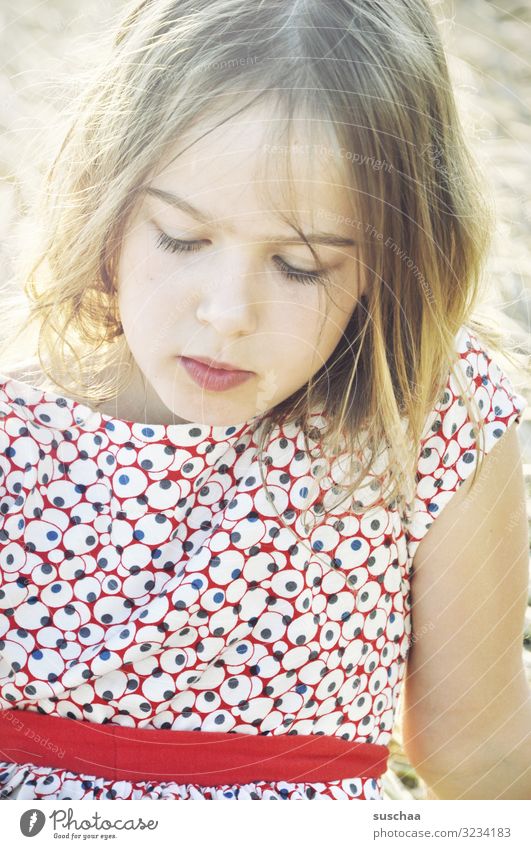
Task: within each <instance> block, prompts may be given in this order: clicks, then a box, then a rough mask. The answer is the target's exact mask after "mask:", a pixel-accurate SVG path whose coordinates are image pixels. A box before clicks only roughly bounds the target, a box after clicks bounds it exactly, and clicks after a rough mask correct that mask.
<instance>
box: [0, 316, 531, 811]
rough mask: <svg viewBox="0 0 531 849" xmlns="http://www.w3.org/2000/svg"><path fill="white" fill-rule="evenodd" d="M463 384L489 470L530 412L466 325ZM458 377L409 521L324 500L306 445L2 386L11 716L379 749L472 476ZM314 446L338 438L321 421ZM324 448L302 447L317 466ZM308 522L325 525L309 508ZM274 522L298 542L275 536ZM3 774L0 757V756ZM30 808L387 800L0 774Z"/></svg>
mask: <svg viewBox="0 0 531 849" xmlns="http://www.w3.org/2000/svg"><path fill="white" fill-rule="evenodd" d="M456 343H457V348H458V351H459V353H460V361H459V365H460V367H462V372H463V375H465V376H466V378H467V380H468V383H469V386H470V391H471V393H473V395H474V397H475V398H476V400H477V401H478V403H479V406H480V408H481V409H482V411H483V414H484V415H485V416H486V418H487V422H488V426H487V430H488V438H487V442H486V447H485V451H489V450H490V449H491V448H492V447H493V446H494V445H495V444H496V442H497V441H498V440H499V438H500V436H501V435H502V434H503V432H504V431H505V430H506V429H507V427H508V426H509V425H510V424H511V423H512V422H513V421H515V420H519V419H520V414H521V411H522V410H523V408H524V406H525V405H526V403H527V402H526V400H525V399H524V398H523V397H522V396H521V395H518V394H516V393H515V392H514V391H513V389H512V387H511V385H510V383H509V381H508V380H507V378H506V376H505V375H504V374H502V372H501V371H500V370H499V368H498V366H497V365H496V364H495V363H494V362H493V361H492V360H491V359H490V357H489V356H488V354H487V353H486V351H484V350H483V349H482V348H481V347H480V346H479V343H478V341H477V339H476V338H475V337H474V336H473V334H472V333H471V332H470V331H468V330H467V329H466V328H464V327H463V328H462V329H461V331H460V333H459V334H458V335H457V337H456ZM456 389H457V386H456V385H455V384H454V381H453V377H452V378H451V379H450V380H449V381H448V385H447V387H446V389H445V392H444V395H443V396H442V398H441V399H440V402H439V404H438V407H437V409H436V410H434V411H433V415H432V416H431V417H430V421H429V423H428V428H427V432H426V439H425V441H424V444H423V450H422V452H421V455H420V459H419V471H418V475H417V478H418V488H417V497H416V500H415V503H414V505H413V509H412V512H411V515H409V516H401V515H399V513H398V512H396V511H394V510H392V509H387V510H385V509H382V508H375V509H374V510H371V511H370V512H369V513H368V514H366V515H365V516H360V517H356V516H355V515H354V514H353V513H352V512H349V511H348V510H346V509H345V503H346V502H343V505H341V506H340V507H339V508H337V512H334V511H332V512H331V513H330V515H327V516H326V519H325V521H324V523H322V520H321V524H317V525H316V526H315V528H312V526H311V524H310V525H308V524H306V523H305V522H304V523H303V521H302V518H301V517H302V510H303V507H307V506H308V503H309V499H310V501H312V503H313V504H314V505H317V506H318V505H319V504H320V503H321V504H322V503H326V495H327V487H330V486H331V485H332V483H333V481H331V480H330V478H329V477H322V476H320V475H319V473H318V470H317V469H316V468H315V465H314V463H313V460H312V458H311V457H310V456H309V455H308V453H307V452H306V450H305V446H304V440H303V436H302V434H301V433H300V432H299V429H298V428H297V427H296V426H295V425H294V424H290V425H287V426H285V427H284V428H278V429H277V431H278V432H277V431H275V434H274V435H273V437H272V442H271V443H270V444H269V446H268V450H267V454H268V457H269V460H268V461H267V464H266V466H265V474H266V482H267V485H268V489H269V490H270V491H271V492H272V493H273V494H274V504H272V503H271V500H270V499H267V498H266V495H265V493H264V490H263V487H262V484H261V480H260V473H259V469H258V463H257V459H256V447H257V443H256V441H255V440H256V437H257V434H256V433H255V432H254V428H253V426H252V425H253V422H254V420H251V422H246V423H242V424H239V425H236V426H233V427H228V426H227V427H226V426H214V425H204V424H201V425H191V424H184V423H182V424H173V425H146V424H140V423H133V422H127V421H123V420H120V419H116V418H111V417H110V416H107V415H103V414H100V413H99V412H96V411H94V410H90V409H89V408H88V407H86V406H85V405H82V404H80V403H78V402H75V401H72V400H69V399H67V398H64V397H61V396H58V395H55V394H53V393H51V392H48V391H44V390H42V389H37V388H35V387H32V386H29V385H27V384H25V383H22V382H20V381H17V380H14V379H8V378H7V377H5V376H4V377H2V378H1V380H0V709H12V710H16V709H17V708H21V709H26V710H37V711H40V712H41V713H46V714H49V715H53V716H59V717H71V718H76V719H81V720H84V721H86V722H93V723H100V724H102V723H109V722H110V723H116V724H119V725H121V726H125V727H131V728H154V729H157V728H162V729H173V730H175V731H176V732H178V731H179V730H202V731H218V732H219V731H226V732H234V733H240V734H264V735H267V734H274V735H276V734H327V735H337V736H339V737H342V738H343V739H345V740H349V741H359V742H368V743H371V742H372V743H378V744H381V745H387V744H388V742H389V740H390V737H391V733H392V730H393V721H394V716H395V710H396V705H397V700H398V696H399V693H400V689H401V683H402V679H403V673H404V662H405V660H406V657H407V652H408V647H409V644H410V639H411V615H410V577H411V563H412V557H413V554H414V551H415V549H416V546H417V545H418V543H419V542H420V540H421V538H422V537H423V536H424V534H425V533H426V532H427V530H428V529H429V527H430V525H431V524H432V523H433V521H434V520H435V519H436V518H437V516H438V515H439V513H440V512H441V510H442V509H443V508H444V506H445V504H446V503H447V502H448V501H449V499H450V498H451V496H452V493H453V492H455V491H456V490H457V489H458V487H459V485H460V482H461V481H462V480H464V479H465V478H466V477H467V476H468V475H469V474H470V473H471V472H472V470H473V468H474V465H475V460H476V452H475V450H474V447H473V444H474V440H473V436H472V433H471V424H470V422H469V421H468V420H467V418H466V413H465V408H464V407H463V406H462V405H461V404H460V403H459V402H458V400H457V398H456ZM313 424H314V425H315V427H314V436H315V428H317V431H318V429H319V426H322V425H323V424H324V421H323V419H322V417H321V416H320V415H318V414H316V415H315V416H314V421H313ZM311 446H312V440H310V447H311ZM317 506H316V510H317ZM276 510H278V512H279V513H281V515H282V517H283V520H284V522H285V523H286V525H288V527H289V530H288V529H286V528H284V527H283V526H282V523H281V522H280V521H279V519H278V517H277V514H276ZM0 758H1V753H0ZM0 796H1V797H3V798H15V797H17V798H21V799H234V800H238V799H357V800H378V799H382V797H383V791H382V782H381V779H378V780H375V779H371V778H367V777H364V776H359V775H358V776H356V775H353V776H352V777H351V778H349V779H345V780H336V781H330V782H322V783H296V784H295V783H289V782H285V781H276V782H272V781H261V780H260V776H259V775H257V776H256V781H255V782H254V783H248V784H242V785H226V784H224V785H219V786H208V787H207V786H200V785H198V784H177V783H172V782H165V783H160V782H156V781H150V776H149V763H146V776H145V781H136V782H128V781H113V780H107V779H104V778H102V777H100V776H98V775H90V774H76V773H73V772H69V771H67V770H61V769H56V768H52V767H44V766H36V765H33V764H31V763H20V764H14V763H9V762H6V761H2V760H0Z"/></svg>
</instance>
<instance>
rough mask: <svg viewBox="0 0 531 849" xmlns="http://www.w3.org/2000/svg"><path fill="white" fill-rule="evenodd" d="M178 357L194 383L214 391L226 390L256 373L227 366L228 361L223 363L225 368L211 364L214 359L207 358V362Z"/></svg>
mask: <svg viewBox="0 0 531 849" xmlns="http://www.w3.org/2000/svg"><path fill="white" fill-rule="evenodd" d="M178 359H179V362H180V363H181V365H182V366H183V367H184V369H185V370H186V372H187V373H188V375H189V376H190V377H191V378H192V380H193V381H194V383H197V385H198V386H200V387H201V389H207V390H211V391H213V392H224V391H226V390H228V389H232V388H234V387H235V386H238V385H239V384H240V383H244V381H246V380H249V378H251V377H253V375H254V372H252V371H244V370H243V369H234V368H230V369H229V368H226V366H227V365H228V364H227V363H223V364H222V365H223V366H224V367H223V368H215V367H213V366H211V365H210V363H212V362H214V361H213V360H207V362H206V363H205V362H202V360H199V359H196V358H195V357H193V358H192V357H179V358H178ZM218 365H219V363H218Z"/></svg>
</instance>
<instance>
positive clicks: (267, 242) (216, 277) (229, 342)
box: [117, 107, 362, 425]
mask: <svg viewBox="0 0 531 849" xmlns="http://www.w3.org/2000/svg"><path fill="white" fill-rule="evenodd" d="M272 120H274V113H271V112H270V111H268V110H266V109H265V108H264V107H261V108H257V107H253V108H252V110H248V111H247V112H245V113H244V114H243V115H242V116H240V117H238V118H232V119H231V120H230V121H228V122H226V123H224V124H222V125H221V126H220V127H218V128H217V129H215V130H213V131H212V132H209V133H208V134H207V135H206V136H205V137H204V138H199V137H200V136H201V135H202V130H203V129H206V126H207V125H205V127H204V128H203V126H202V125H196V127H195V128H194V133H193V134H192V133H189V134H187V135H186V137H185V138H183V137H181V138H180V140H179V144H178V146H176V147H175V148H174V150H173V151H172V155H170V156H168V159H167V160H166V161H167V162H170V164H169V165H168V166H167V167H164V168H163V170H160V171H159V172H158V173H157V174H156V176H155V177H151V178H150V179H149V180H148V181H147V184H146V185H147V187H148V188H147V190H146V191H144V192H143V193H142V194H141V196H140V200H139V203H138V204H137V206H136V207H135V210H134V212H133V215H132V217H131V219H130V221H129V223H128V226H127V228H126V232H125V234H124V241H123V246H122V252H121V256H120V262H119V267H118V276H117V290H118V301H119V311H120V319H121V322H122V326H123V328H124V333H125V337H126V341H127V344H128V346H129V348H130V350H131V353H132V355H133V358H134V361H135V363H134V364H135V369H136V370H137V375H139V374H140V373H142V375H143V377H144V378H145V380H146V381H147V386H148V391H149V393H150V398H151V409H152V414H153V415H154V416H156V418H157V419H158V420H159V421H160V422H161V423H171V422H175V421H177V420H178V419H180V420H181V421H185V422H188V421H191V422H204V423H209V424H214V425H216V424H219V425H224V424H235V423H239V422H243V421H247V420H248V419H250V418H251V417H253V416H255V415H258V414H260V413H263V412H265V411H266V410H268V409H270V408H271V407H273V406H275V405H276V404H279V403H280V402H281V401H283V400H284V399H286V398H287V397H289V396H290V395H291V394H292V393H293V392H295V391H296V390H298V389H299V388H300V387H302V386H303V385H304V384H305V383H306V382H307V381H308V379H309V378H310V377H311V375H313V374H314V373H315V372H316V371H318V370H319V369H320V368H321V367H322V366H323V364H324V363H325V362H326V360H327V359H328V358H329V356H330V355H331V353H332V352H333V350H334V348H335V347H336V345H337V344H338V342H339V340H340V338H341V335H342V333H343V331H344V329H345V327H346V325H347V323H348V321H349V319H350V317H351V315H352V312H353V310H354V308H355V306H356V303H357V301H358V299H359V297H360V295H361V294H362V291H361V288H360V284H359V269H358V265H357V256H358V247H357V245H356V241H357V237H359V231H358V230H356V229H355V227H354V225H353V218H354V213H353V199H355V196H354V195H353V193H352V191H350V190H348V189H347V188H346V186H347V180H346V162H345V159H344V158H342V157H341V156H340V153H339V151H340V147H339V145H338V144H337V142H335V141H332V140H331V139H330V138H327V139H324V138H323V139H321V140H320V143H319V144H317V143H315V142H314V143H313V145H309V144H308V136H307V135H306V133H305V127H307V125H306V124H304V123H303V122H299V123H298V124H296V125H295V126H296V128H297V129H296V132H295V134H294V138H292V142H291V147H290V152H291V162H292V174H293V178H294V185H295V196H292V197H291V198H289V197H288V192H287V190H286V187H287V183H286V180H285V179H284V177H283V175H284V172H283V171H282V168H281V165H282V164H283V163H284V162H285V149H284V148H282V147H281V146H280V145H277V146H276V147H275V146H273V145H271V143H270V142H268V141H267V139H268V136H266V134H265V131H266V130H267V129H268V128H270V126H271V124H270V122H271V121H272ZM299 128H300V129H299ZM197 138H199V140H198V141H195V139H197ZM191 142H193V144H191ZM188 145H190V146H188ZM181 150H184V153H182V154H181V155H179V156H178V157H177V158H176V159H175V161H174V162H172V161H171V160H172V158H173V156H175V155H176V154H177V153H178V152H179V151H181ZM265 163H267V165H268V171H267V174H268V177H267V185H266V186H265V188H266V189H267V193H266V194H264V193H263V190H264V182H263V180H264V177H263V174H264V173H265V172H264V170H263V168H262V166H263V165H264V164H265ZM277 165H278V166H279V167H276V166H277ZM266 198H267V199H266ZM279 211H280V212H284V213H286V214H287V215H288V216H289V215H290V214H291V213H295V214H296V216H297V219H296V220H297V221H298V222H300V225H301V229H302V232H303V233H304V235H305V236H306V238H307V239H308V240H309V241H310V242H311V243H312V245H313V247H314V248H315V251H316V255H317V261H316V260H315V259H314V257H313V256H312V253H311V251H310V249H309V248H308V246H307V245H306V244H305V243H304V241H302V240H301V238H300V235H299V233H298V232H297V231H296V230H295V229H294V228H293V227H292V226H291V225H290V224H287V223H285V222H284V221H282V219H281V218H280V217H279ZM321 275H327V278H328V279H327V280H324V278H322V277H321ZM182 357H184V358H194V357H199V358H210V359H212V360H215V361H218V362H223V363H228V364H230V365H232V366H234V367H235V368H237V369H242V370H245V371H247V372H249V373H250V374H249V375H248V376H247V378H246V379H245V380H244V381H243V382H240V383H239V384H236V385H232V386H228V387H224V388H222V389H220V388H214V387H212V386H210V385H209V386H205V385H204V384H203V383H202V382H201V377H200V376H199V383H198V382H197V373H195V374H196V379H194V376H193V373H191V372H190V371H189V369H188V368H187V367H186V365H187V364H186V361H184V362H183V360H182V359H181V358H182ZM188 365H189V363H188ZM138 401H139V403H142V404H143V403H144V398H143V397H142V398H139V399H138ZM129 409H134V405H133V407H131V404H130V405H129ZM138 418H139V419H140V420H145V419H144V418H142V414H140V413H138Z"/></svg>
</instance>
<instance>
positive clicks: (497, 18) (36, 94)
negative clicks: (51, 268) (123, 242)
mask: <svg viewBox="0 0 531 849" xmlns="http://www.w3.org/2000/svg"><path fill="white" fill-rule="evenodd" d="M250 2H252V0H250ZM123 5H124V2H123V0H89V2H83V3H79V2H78V3H72V2H71V0H41V2H37V0H0V56H1V57H2V62H1V67H0V283H3V282H4V281H5V280H7V279H9V278H10V277H11V275H12V274H13V271H14V259H15V257H16V254H17V251H19V250H20V246H19V245H18V243H17V238H16V236H15V232H14V225H15V223H16V222H17V221H18V220H19V219H20V217H21V216H22V215H23V214H24V211H25V210H26V209H27V207H28V205H29V204H30V203H31V199H32V197H33V192H34V190H35V187H36V186H37V185H38V183H39V179H40V173H41V169H42V165H43V162H44V161H45V159H46V155H47V149H48V145H50V147H49V150H50V152H51V151H52V150H53V144H54V141H55V138H54V128H55V127H56V126H57V124H58V123H60V122H61V121H62V120H63V119H64V117H65V110H66V111H68V100H69V96H70V95H72V94H74V93H75V92H76V86H79V85H80V83H81V81H82V76H83V71H84V69H85V68H86V69H88V68H89V67H90V63H91V62H92V61H93V59H94V48H93V42H94V36H95V35H96V34H98V33H100V32H102V31H105V30H106V28H107V27H108V25H109V21H110V19H111V18H112V17H113V16H115V15H116V14H117V13H119V11H120V8H121V7H123ZM432 6H433V8H434V11H435V15H436V17H437V19H438V21H439V23H440V29H441V33H442V36H443V39H444V43H445V46H446V51H447V56H448V61H449V65H450V73H451V76H452V80H453V82H454V85H455V90H456V95H457V100H458V103H459V106H460V110H461V114H462V118H463V123H464V125H465V128H466V129H467V132H468V136H469V139H470V144H471V147H472V149H473V151H474V153H475V155H476V157H477V158H478V160H479V161H480V163H481V165H482V168H483V171H484V174H485V176H486V178H487V181H488V186H489V191H490V192H491V195H492V199H493V202H494V203H495V206H496V210H497V216H498V225H497V234H496V238H495V242H494V245H493V250H492V251H491V255H490V257H489V261H488V279H489V284H490V287H491V292H490V294H489V299H490V300H489V303H490V306H491V307H492V309H495V310H499V311H500V313H502V314H503V316H504V317H505V319H506V320H507V321H508V322H509V323H510V324H511V325H512V326H514V327H515V328H518V329H519V330H520V332H523V333H524V334H527V339H530V338H531V334H530V329H531V188H530V187H531V64H530V62H529V44H530V41H531V3H530V2H529V0H497V1H496V2H490V0H452V2H439V0H436V2H433V3H432ZM26 238H27V236H26ZM503 365H504V368H505V369H506V371H507V372H508V374H509V377H511V379H513V374H512V372H511V367H510V366H509V364H507V365H505V363H504V364H503ZM514 380H515V385H516V386H517V387H518V390H519V391H520V392H522V393H523V394H524V395H526V397H527V398H528V400H529V401H530V402H531V391H530V388H529V386H526V385H525V384H522V377H521V375H514ZM530 406H531V403H530ZM519 435H520V440H521V446H522V452H523V458H524V472H525V475H526V485H527V496H528V505H527V506H528V516H529V517H530V518H531V409H530V408H529V407H528V409H527V410H526V411H525V413H524V420H523V422H522V424H521V426H520V429H519ZM529 603H530V605H531V586H530V595H529ZM522 650H523V653H524V658H525V660H526V666H527V669H528V674H529V679H530V681H531V606H528V617H527V621H526V631H525V633H524V639H523V647H522ZM384 790H385V795H386V797H387V798H392V799H402V798H403V799H411V798H414V799H423V798H425V797H426V795H425V794H426V788H425V786H424V785H423V782H422V781H421V780H420V779H419V777H418V776H417V775H416V774H415V772H414V770H413V769H412V768H411V766H410V765H409V763H408V761H407V758H406V756H405V754H404V752H403V750H402V746H401V742H400V705H399V710H398V721H397V727H396V734H395V736H394V737H393V740H392V741H391V759H390V769H389V770H388V771H387V773H386V775H385V776H384Z"/></svg>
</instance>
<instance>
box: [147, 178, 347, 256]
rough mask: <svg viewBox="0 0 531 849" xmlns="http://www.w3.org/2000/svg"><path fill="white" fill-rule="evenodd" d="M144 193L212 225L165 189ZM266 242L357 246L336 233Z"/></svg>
mask: <svg viewBox="0 0 531 849" xmlns="http://www.w3.org/2000/svg"><path fill="white" fill-rule="evenodd" d="M144 192H145V193H146V194H148V195H153V196H154V197H157V198H159V200H161V201H163V202H164V203H167V204H168V205H169V206H173V207H174V208H175V209H180V210H181V211H182V212H185V213H186V214H187V215H190V216H191V217H192V218H195V219H196V221H200V222H201V224H212V219H210V218H208V216H207V215H205V214H204V213H203V212H201V210H199V209H197V207H195V206H193V205H192V204H191V203H189V201H187V200H185V199H184V198H182V197H179V195H176V194H174V193H173V192H167V191H166V190H165V189H157V188H156V187H155V186H146V187H145V188H144ZM265 241H270V242H276V243H278V244H296V243H299V242H301V243H303V244H304V243H305V241H308V242H313V243H315V244H318V245H334V246H337V247H347V246H352V245H356V244H357V242H356V240H355V239H348V238H346V237H344V236H337V235H335V234H334V233H323V232H315V233H308V234H307V235H306V238H305V239H303V238H301V237H300V236H299V237H294V236H291V237H290V236H283V237H274V236H271V237H269V238H268V239H266V240H265Z"/></svg>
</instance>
